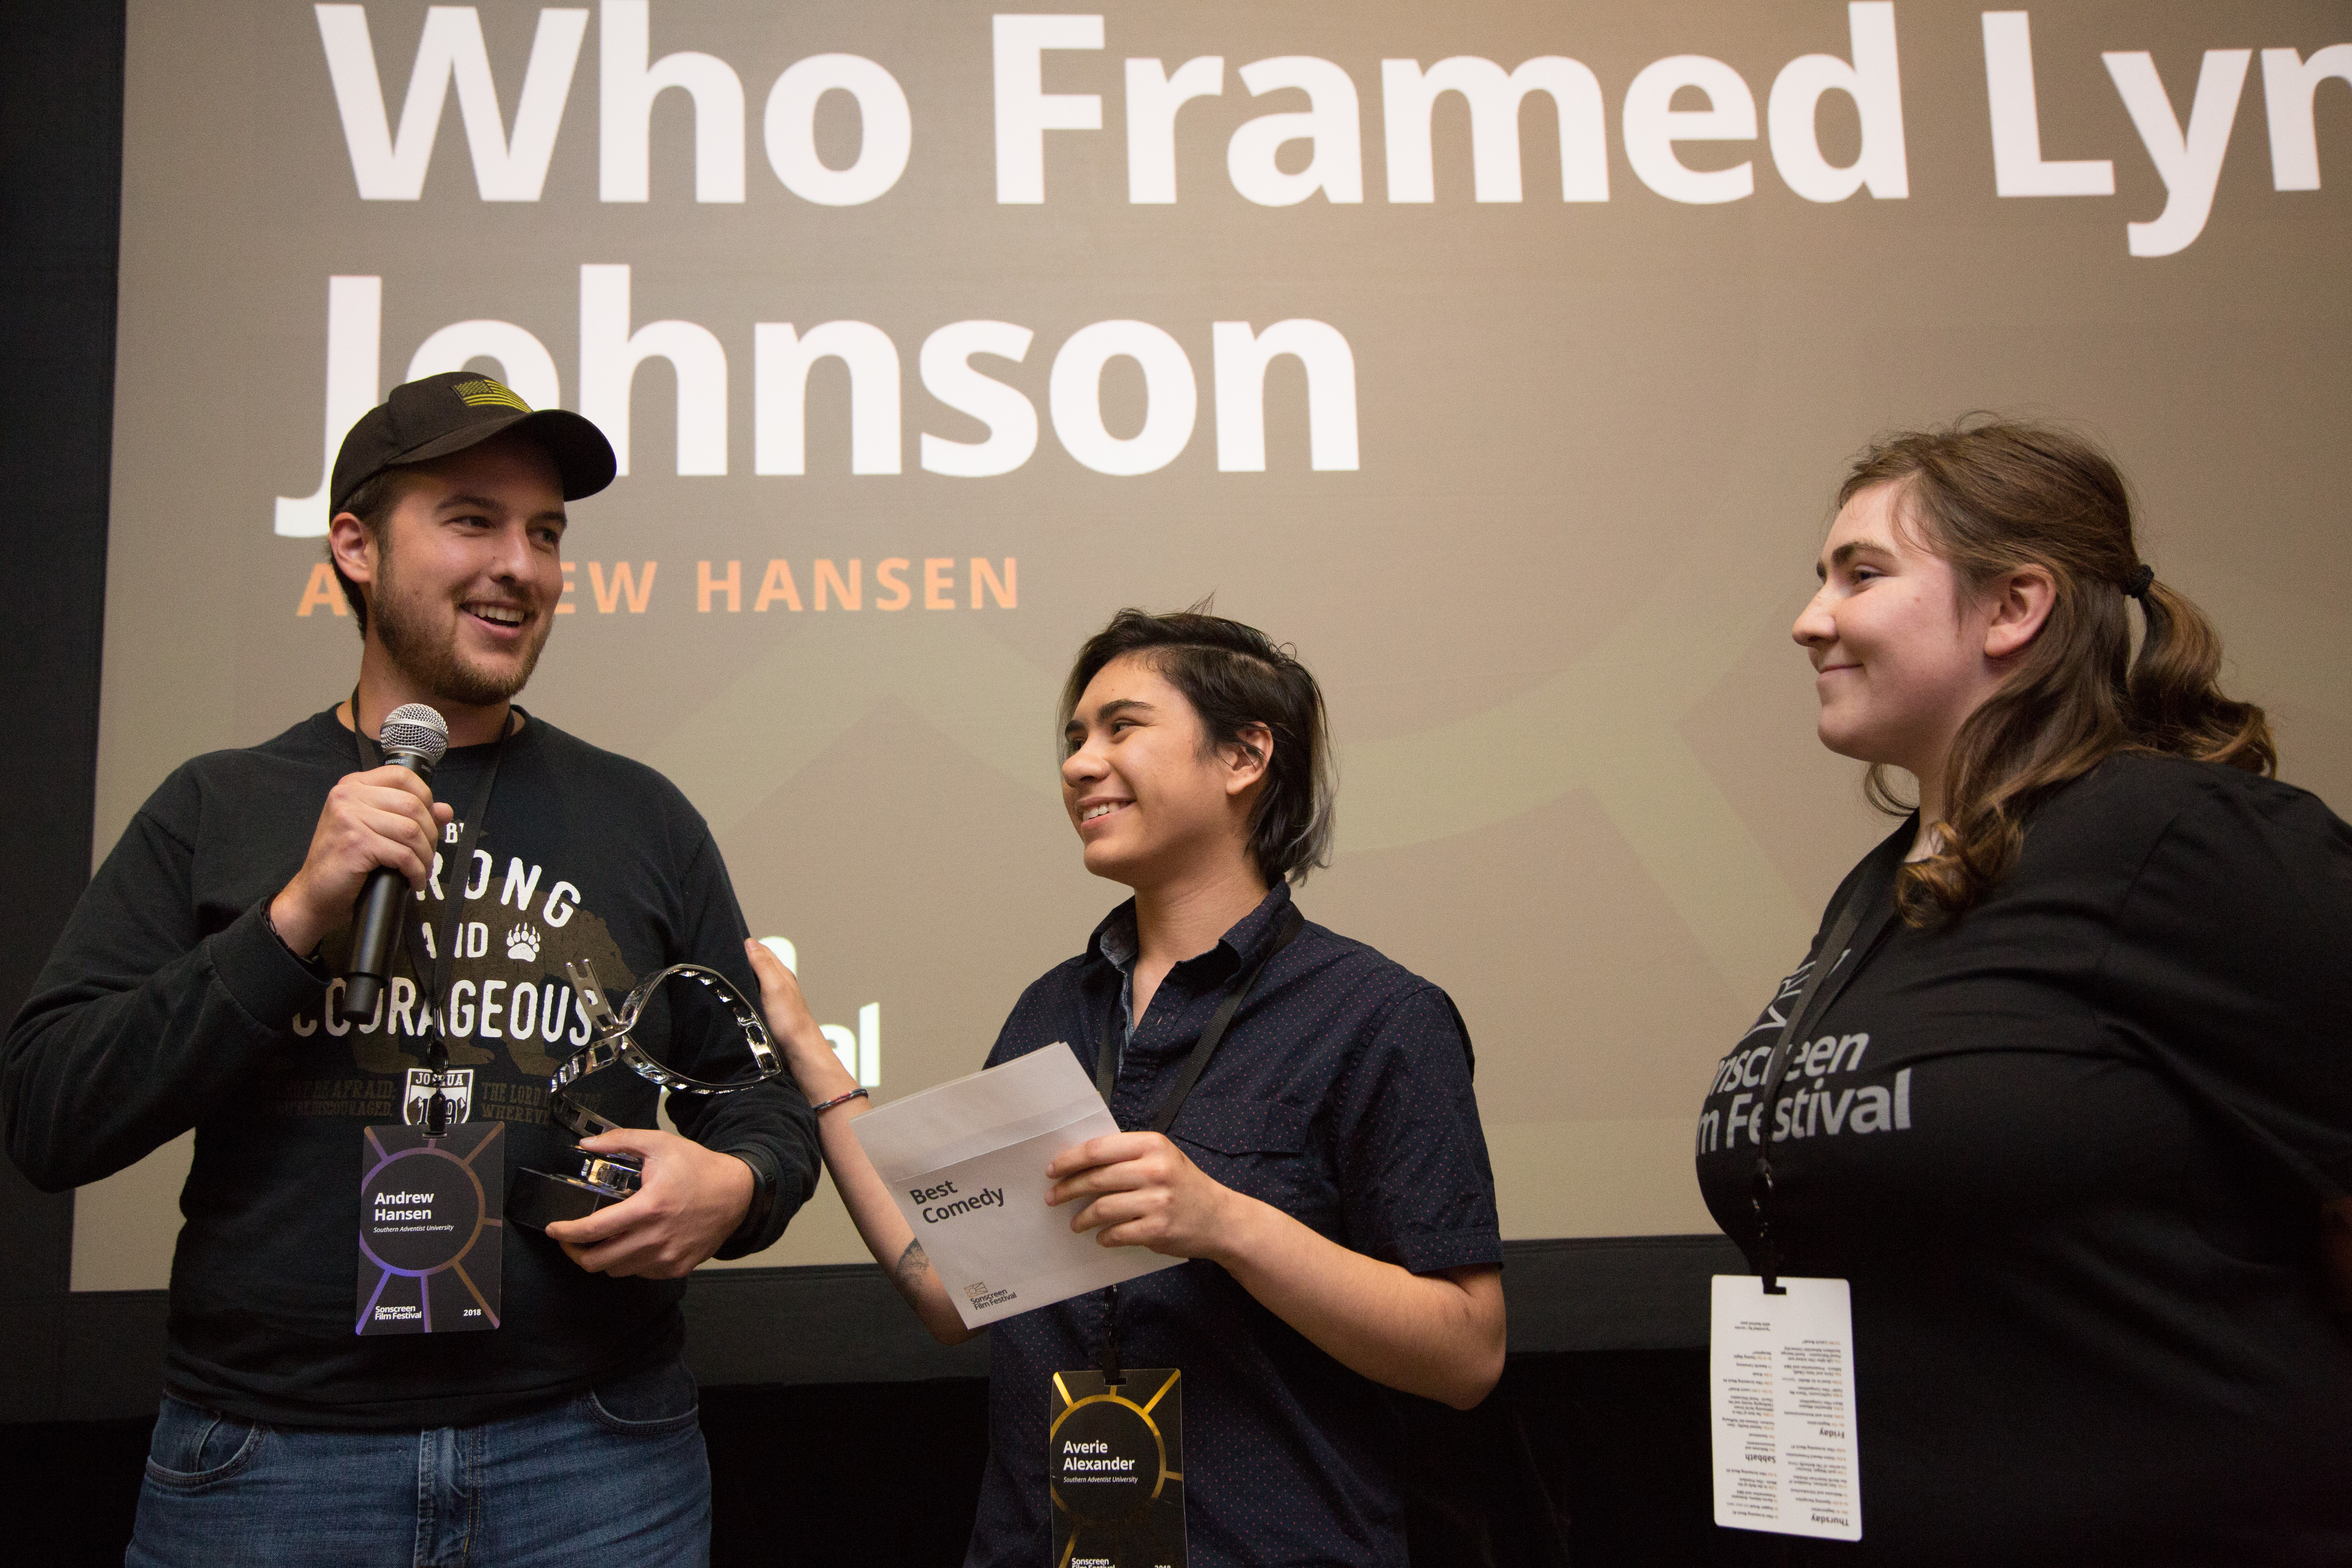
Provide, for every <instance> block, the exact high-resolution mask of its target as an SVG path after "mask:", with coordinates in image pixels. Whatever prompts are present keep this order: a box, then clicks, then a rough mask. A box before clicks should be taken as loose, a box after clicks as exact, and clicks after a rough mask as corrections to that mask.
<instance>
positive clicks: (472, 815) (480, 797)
mask: <svg viewBox="0 0 2352 1568" xmlns="http://www.w3.org/2000/svg"><path fill="white" fill-rule="evenodd" d="M518 711H520V710H518ZM510 731H511V726H509V727H507V728H503V729H501V730H500V731H499V740H498V744H496V745H495V746H492V747H491V748H490V763H489V766H488V767H487V768H485V769H483V770H482V782H481V783H480V784H477V785H475V786H474V801H473V805H471V806H469V807H467V812H466V818H465V826H464V827H463V828H462V829H461V830H460V832H459V834H458V837H457V849H456V852H455V853H454V854H452V855H451V856H449V857H448V858H446V859H445V860H443V861H442V863H441V864H442V868H443V870H444V871H445V872H446V874H447V875H448V877H449V879H450V881H449V885H448V888H447V889H446V890H445V891H444V892H443V893H442V895H441V932H440V935H439V937H438V938H437V939H436V941H435V942H434V943H433V951H432V952H431V953H430V954H428V957H429V958H430V960H431V963H430V966H429V967H428V968H427V969H426V970H425V977H424V978H425V1017H426V1019H427V1020H429V1025H428V1028H427V1031H426V1035H425V1066H426V1067H427V1068H431V1069H432V1070H433V1071H435V1072H436V1073H438V1072H446V1071H447V1070H448V1068H449V1046H448V1042H447V1041H446V1040H444V1039H443V1038H442V1037H441V1009H442V1006H443V1005H444V1004H443V999H442V994H441V979H442V973H443V965H444V964H445V963H446V962H447V959H446V956H445V955H446V954H447V952H449V943H450V942H451V941H452V940H453V939H454V938H455V937H456V936H457V915H458V912H459V910H460V909H461V908H462V907H463V905H464V904H465V901H466V900H465V899H464V897H463V896H462V895H463V892H464V889H465V886H466V874H467V871H468V870H469V869H470V868H471V867H472V863H473V858H474V846H475V844H476V843H477V842H478V840H479V839H480V838H481V837H482V817H483V814H484V813H486V812H488V810H489V809H490V790H491V788H492V786H494V785H495V784H497V783H498V782H499V761H500V759H502V758H503V757H504V756H505V755H506V750H507V735H508V734H509V732H510ZM352 744H353V746H354V748H355V749H356V750H357V751H358V752H359V757H360V771H361V772H362V773H365V772H368V771H370V770H372V769H374V768H380V767H382V766H383V752H382V751H381V750H380V749H379V748H378V747H377V745H376V743H375V742H373V741H372V740H370V739H369V738H368V737H367V735H366V734H365V733H364V732H362V731H361V729H360V694H359V689H358V688H356V687H354V688H353V689H352ZM435 853H436V854H438V853H439V851H438V850H437V849H436V851H435ZM400 930H401V939H402V941H403V942H405V941H406V940H407V935H408V922H407V921H402V922H401V927H400ZM393 951H394V953H395V954H397V952H399V948H398V947H394V950H393Z"/></svg>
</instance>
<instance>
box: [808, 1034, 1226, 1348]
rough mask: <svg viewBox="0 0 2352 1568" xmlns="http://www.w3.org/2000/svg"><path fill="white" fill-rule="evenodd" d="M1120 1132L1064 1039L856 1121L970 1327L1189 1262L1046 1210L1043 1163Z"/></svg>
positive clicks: (1057, 1210)
mask: <svg viewBox="0 0 2352 1568" xmlns="http://www.w3.org/2000/svg"><path fill="white" fill-rule="evenodd" d="M851 1131H852V1132H853V1133H855V1135H856V1139H857V1142H858V1143H859V1144H860V1146H861V1147H863V1148H864V1149H865V1151H866V1158H867V1159H868V1160H870V1161H871V1162H873V1164H874V1169H875V1171H876V1172H877V1173H878V1174H879V1175H880V1176H881V1178H882V1180H883V1182H884V1184H886V1185H887V1186H888V1188H889V1190H890V1196H891V1199H892V1201H893V1202H895V1203H896V1204H897V1205H898V1212H899V1213H900V1214H901V1215H904V1216H905V1218H906V1221H907V1224H908V1226H909V1227H910V1228H911V1229H912V1230H913V1231H914V1233H915V1239H916V1240H918V1241H919V1242H920V1243H921V1244H922V1247H923V1252H924V1254H925V1255H926V1256H928V1257H929V1259H930V1263H931V1267H932V1268H933V1269H935V1270H936V1271H937V1272H938V1274H939V1278H940V1283H941V1284H943V1285H944V1286H945V1287H946V1288H947V1292H948V1296H949V1298H950V1300H952V1301H953V1302H954V1303H955V1308H956V1311H957V1314H958V1315H959V1316H960V1317H961V1319H962V1320H963V1322H964V1326H965V1327H967V1328H971V1329H978V1328H983V1327H985V1326H986V1325H988V1324H990V1323H992V1322H994V1321H997V1320H998V1319H999V1318H1008V1317H1012V1316H1013V1315H1014V1314H1016V1313H1020V1312H1025V1311H1027V1310H1030V1309H1031V1308H1033V1307H1043V1306H1047V1305H1049V1304H1051V1303H1053V1302H1055V1301H1062V1300H1068V1299H1069V1298H1070V1297H1072V1296H1078V1295H1083V1294H1085V1293H1086V1292H1087V1291H1088V1290H1098V1289H1102V1288H1103V1287H1104V1286H1106V1285H1116V1284H1118V1283H1119V1282H1121V1281H1122V1280H1127V1279H1135V1278H1137V1277H1139V1276H1140V1275H1144V1274H1150V1273H1152V1272H1154V1271H1155V1270H1158V1269H1161V1268H1174V1267H1176V1266H1177V1265H1178V1264H1180V1263H1182V1262H1183V1261H1184V1259H1183V1258H1168V1257H1162V1256H1160V1254H1158V1253H1155V1252H1152V1251H1150V1250H1148V1249H1147V1248H1144V1247H1104V1246H1102V1245H1100V1244H1099V1243H1098V1242H1097V1239H1096V1237H1095V1234H1094V1233H1093V1232H1092V1231H1087V1232H1078V1231H1073V1230H1072V1229H1071V1228H1070V1215H1071V1213H1072V1210H1070V1209H1069V1208H1068V1207H1067V1206H1063V1207H1059V1208H1055V1207H1051V1206H1049V1205H1047V1203H1046V1201H1045V1194H1046V1188H1047V1184H1048V1182H1047V1175H1046V1167H1047V1166H1048V1165H1050V1164H1052V1163H1054V1161H1055V1158H1056V1157H1057V1156H1058V1155H1061V1154H1063V1153H1065V1152H1067V1151H1069V1150H1071V1149H1074V1148H1076V1146H1078V1145H1079V1144H1082V1143H1085V1142H1088V1141H1089V1140H1091V1139H1096V1138H1105V1137H1109V1136H1112V1135H1114V1134H1116V1133H1118V1131H1119V1128H1118V1122H1117V1121H1114V1120H1113V1119H1112V1117H1111V1113H1110V1110H1109V1108H1108V1106H1106V1105H1105V1104H1104V1103H1103V1100H1102V1096H1101V1095H1100V1094H1099V1093H1098V1092H1097V1090H1096V1089H1095V1086H1094V1084H1093V1083H1092V1082H1091V1081H1089V1080H1088V1079H1087V1074H1086V1071H1085V1069H1084V1068H1080V1067H1079V1066H1078V1062H1077V1058H1076V1057H1074V1056H1073V1055H1071V1054H1070V1050H1069V1047H1067V1046H1065V1045H1060V1044H1055V1045H1051V1046H1047V1047H1045V1048H1044V1049H1042V1050H1036V1051H1032V1052H1030V1053H1029V1054H1028V1055H1026V1056H1024V1057H1020V1058H1015V1059H1014V1060H1013V1061H1009V1062H1006V1063H1005V1064H1004V1065H1003V1066H1002V1067H994V1068H988V1069H987V1070H985V1071H983V1072H977V1073H973V1074H971V1075H970V1076H969V1077H965V1078H960V1079H952V1080H950V1082H947V1083H943V1084H940V1085H939V1086H937V1087H936V1088H933V1089H924V1090H921V1091H920V1092H919V1093H916V1094H910V1095H908V1096H907V1097H906V1098H905V1099H904V1100H894V1101H892V1102H891V1103H890V1104H888V1105H886V1106H882V1107H880V1108H878V1109H877V1110H872V1111H869V1112H867V1113H866V1115H864V1116H861V1117H859V1118H858V1119H857V1121H856V1122H855V1123H854V1124H853V1125H852V1127H851Z"/></svg>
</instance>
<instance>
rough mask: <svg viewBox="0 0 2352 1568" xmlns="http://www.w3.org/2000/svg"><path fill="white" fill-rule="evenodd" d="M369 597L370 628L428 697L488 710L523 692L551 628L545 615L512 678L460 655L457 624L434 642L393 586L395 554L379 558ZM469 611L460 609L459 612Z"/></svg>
mask: <svg viewBox="0 0 2352 1568" xmlns="http://www.w3.org/2000/svg"><path fill="white" fill-rule="evenodd" d="M370 597H371V600H372V602H371V603H370V604H369V605H368V629H369V630H370V631H372V632H373V633H374V634H375V637H376V640H377V641H378V642H381V643H382V644H383V651H384V652H386V653H388V654H390V655H391V656H392V661H393V663H394V664H395V665H397V666H398V667H399V668H400V669H401V671H402V673H404V674H405V675H406V676H407V677H408V678H409V679H411V680H413V681H415V683H416V684H417V685H418V686H419V687H421V688H422V689H424V690H425V692H426V693H428V694H429V695H431V696H434V697H439V698H444V699H446V700H449V701H451V702H455V703H459V704H461V705H463V706H465V707H468V708H487V707H488V706H490V705H491V704H492V703H496V702H504V701H505V700H507V699H508V698H509V697H512V696H513V695H514V694H515V693H516V692H518V691H520V690H521V689H523V685H524V683H525V682H527V681H529V680H530V672H531V670H532V669H533V668H535V667H536V666H537V665H538V663H539V654H540V650H541V648H543V647H546V646H547V632H548V626H547V623H546V621H545V620H544V619H542V620H541V622H540V626H539V636H538V637H535V638H534V639H532V640H531V641H530V643H529V644H528V645H526V646H525V647H524V648H523V650H522V658H521V661H520V663H518V664H517V665H516V666H515V667H514V670H513V673H512V675H511V676H509V675H507V674H505V673H503V672H499V671H496V670H488V669H478V668H474V667H473V666H472V665H469V664H467V662H466V661H465V660H464V659H462V658H459V657H458V655H457V633H456V631H455V629H454V628H453V629H452V630H451V631H450V633H449V634H448V635H447V636H446V637H443V638H442V639H441V640H440V641H438V642H437V643H436V641H435V640H434V635H433V631H432V629H431V628H430V627H429V626H426V625H425V623H424V621H423V620H422V619H421V618H411V617H409V616H408V614H407V606H406V605H404V604H403V603H402V601H401V599H400V597H399V595H398V594H397V593H395V592H394V587H393V573H392V552H390V551H388V550H386V551H383V552H380V553H379V555H378V557H377V563H376V581H375V592H374V594H373V595H371V596H370ZM465 613H466V612H465V611H463V610H459V611H458V612H457V614H459V615H461V616H462V615H464V614H465Z"/></svg>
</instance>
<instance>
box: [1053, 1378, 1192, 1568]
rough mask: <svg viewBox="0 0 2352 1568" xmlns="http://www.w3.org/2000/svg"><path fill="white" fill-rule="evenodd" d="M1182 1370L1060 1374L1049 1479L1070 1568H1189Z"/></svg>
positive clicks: (1060, 1553) (1063, 1556)
mask: <svg viewBox="0 0 2352 1568" xmlns="http://www.w3.org/2000/svg"><path fill="white" fill-rule="evenodd" d="M1178 1377H1179V1374H1178V1373H1177V1372H1176V1370H1175V1369H1174V1368H1173V1367H1164V1366H1163V1367H1130V1368H1129V1370H1128V1372H1127V1373H1126V1381H1125V1382H1123V1383H1119V1384H1106V1383H1105V1382H1104V1381H1103V1374H1102V1373H1100V1372H1099V1371H1094V1370H1089V1371H1086V1372H1057V1373H1055V1374H1054V1383H1053V1399H1052V1403H1051V1408H1052V1410H1053V1412H1054V1420H1053V1425H1052V1426H1050V1427H1048V1428H1047V1430H1046V1436H1045V1442H1046V1450H1047V1451H1046V1463H1045V1474H1046V1477H1047V1480H1048V1484H1049V1485H1050V1487H1051V1489H1052V1493H1053V1515H1054V1561H1055V1563H1058V1564H1061V1565H1062V1568H1184V1391H1183V1389H1182V1388H1181V1386H1180V1385H1179V1383H1178Z"/></svg>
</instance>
